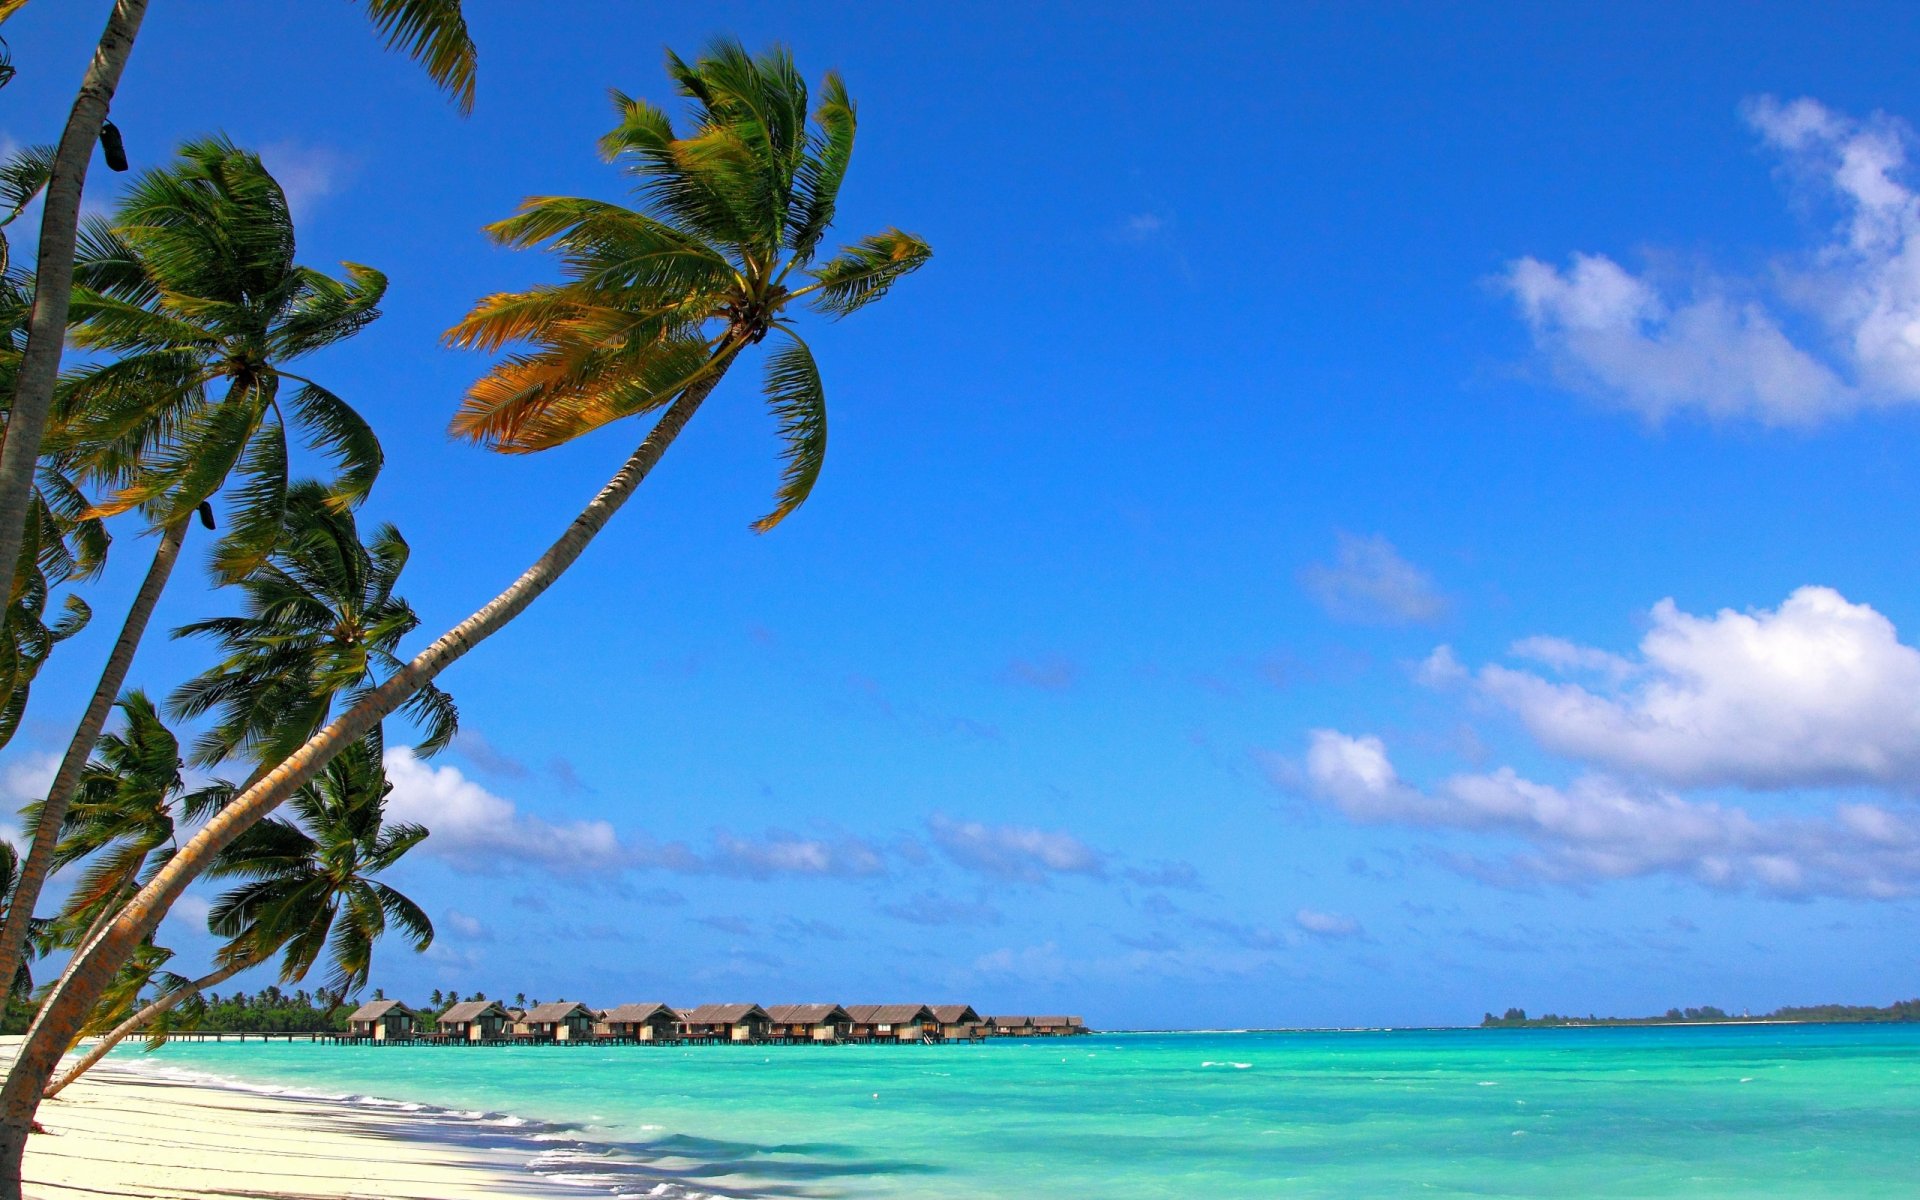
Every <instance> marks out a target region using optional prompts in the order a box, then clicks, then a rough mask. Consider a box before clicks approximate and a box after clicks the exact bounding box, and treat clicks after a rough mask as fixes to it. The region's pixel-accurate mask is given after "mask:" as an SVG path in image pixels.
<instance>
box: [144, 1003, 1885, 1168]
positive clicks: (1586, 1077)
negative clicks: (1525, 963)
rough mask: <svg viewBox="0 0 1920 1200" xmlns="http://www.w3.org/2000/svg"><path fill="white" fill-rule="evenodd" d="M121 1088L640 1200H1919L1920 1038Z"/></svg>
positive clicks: (871, 1057) (871, 1061)
mask: <svg viewBox="0 0 1920 1200" xmlns="http://www.w3.org/2000/svg"><path fill="white" fill-rule="evenodd" d="M113 1061H115V1062H116V1063H126V1064H128V1065H136V1064H138V1065H139V1066H140V1067H141V1068H142V1069H161V1070H167V1071H175V1070H181V1071H187V1072H191V1073H195V1074H200V1073H206V1074H212V1075H217V1076H221V1077H226V1078H237V1079H243V1080H246V1081H248V1082H250V1083H254V1084H267V1085H272V1086H275V1087H284V1088H290V1089H294V1090H298V1091H304V1092H311V1093H316V1094H324V1095H329V1096H359V1097H378V1098H383V1099H389V1100H402V1101H410V1102H415V1103H421V1104H426V1105H432V1106H438V1107H442V1108H446V1109H451V1110H455V1111H457V1112H464V1113H467V1114H469V1115H470V1117H471V1119H473V1120H474V1122H475V1124H476V1125H478V1126H484V1127H485V1128H486V1129H487V1130H488V1131H489V1132H490V1133H499V1132H504V1131H505V1130H507V1129H510V1128H514V1127H515V1126H514V1125H513V1123H512V1122H510V1121H507V1120H505V1119H503V1115H511V1116H513V1117H519V1118H526V1119H530V1120H532V1121H535V1122H542V1123H549V1124H550V1125H552V1126H559V1127H562V1128H546V1127H535V1128H533V1129H531V1130H530V1131H529V1132H530V1134H531V1136H533V1137H535V1138H537V1139H539V1145H538V1146H530V1150H537V1151H538V1152H539V1153H538V1155H537V1161H535V1162H534V1163H533V1165H534V1166H535V1167H536V1168H538V1169H542V1170H544V1171H547V1172H555V1171H564V1172H566V1173H569V1174H580V1175H581V1176H582V1181H583V1182H588V1181H589V1179H590V1180H591V1182H594V1183H596V1184H599V1185H602V1186H605V1187H609V1188H611V1189H612V1190H614V1191H617V1192H621V1193H624V1194H628V1195H644V1194H655V1195H663V1196H666V1195H696V1194H701V1193H707V1194H712V1193H720V1194H740V1193H758V1194H771V1195H795V1196H846V1197H916V1198H921V1197H924V1198H929V1200H931V1198H936V1197H937V1198H939V1200H948V1198H954V1200H957V1198H959V1197H967V1198H969V1200H977V1198H979V1197H996V1198H1001V1200H1025V1198H1029V1197H1031V1198H1038V1197H1061V1196H1073V1197H1084V1198H1100V1200H1145V1198H1148V1197H1152V1198H1155V1200H1160V1198H1170V1197H1181V1198H1183V1200H1198V1198H1205V1200H1252V1198H1255V1197H1263V1198H1264V1197H1274V1196H1289V1197H1292V1196H1299V1197H1356V1196H1402V1195H1407V1194H1410V1193H1419V1194H1422V1195H1427V1196H1442V1197H1444V1196H1459V1197H1465V1196H1472V1197H1498V1196H1513V1197H1522V1196H1524V1197H1549V1196H1551V1197H1565V1196H1596V1197H1597V1196H1635V1197H1665V1196H1674V1197H1679V1196H1686V1197H1699V1196H1716V1197H1725V1196H1755V1197H1758V1196H1766V1197H1812V1196H1818V1197H1855V1198H1858V1197H1880V1196H1885V1197H1893V1196H1900V1197H1911V1196H1913V1195H1914V1194H1915V1184H1914V1179H1915V1174H1914V1172H1915V1166H1914V1164H1915V1163H1916V1162H1920V1027H1916V1026H1819V1025H1801V1026H1781V1025H1746V1026H1718V1027H1698V1026H1696V1027H1682V1028H1653V1027H1649V1028H1626V1029H1582V1030H1411V1031H1392V1032H1356V1033H1244V1034H1133V1035H1113V1036H1098V1037H1086V1038H1075V1039H1069V1040H1059V1041H1002V1042H994V1043H989V1044H985V1045H979V1046H952V1047H932V1046H890V1047H864V1046H847V1047H812V1046H795V1047H737V1046H703V1047H688V1048H671V1047H648V1046H617V1047H588V1046H577V1047H568V1046H554V1047H515V1048H424V1047H399V1046H386V1047H341V1046H326V1045H313V1044H308V1043H292V1044H286V1043H268V1044H262V1043H257V1042H255V1043H224V1044H213V1043H208V1044H180V1045H173V1046H168V1047H166V1048H165V1049H163V1050H161V1051H159V1052H157V1053H155V1054H153V1055H151V1056H144V1055H140V1054H138V1052H132V1053H116V1055H115V1056H114V1060H113ZM482 1114H485V1115H484V1116H483V1115H482ZM434 1124H435V1125H436V1126H437V1127H439V1128H443V1129H444V1128H445V1127H446V1125H447V1123H446V1122H435V1123H434ZM530 1157H532V1155H531V1154H530ZM663 1183H664V1184H666V1186H665V1187H661V1186H660V1185H662V1184H663ZM656 1188H657V1189H658V1190H656Z"/></svg>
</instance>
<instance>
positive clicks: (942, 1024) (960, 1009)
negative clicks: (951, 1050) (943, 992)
mask: <svg viewBox="0 0 1920 1200" xmlns="http://www.w3.org/2000/svg"><path fill="white" fill-rule="evenodd" d="M928 1007H929V1008H930V1009H932V1011H933V1019H934V1022H935V1024H936V1025H937V1026H938V1028H939V1033H940V1040H941V1041H945V1042H971V1041H974V1040H975V1039H977V1038H983V1037H985V1036H987V1023H986V1021H985V1020H983V1019H982V1018H981V1016H980V1014H979V1013H977V1012H975V1011H973V1005H971V1004H933V1005H929V1006H928Z"/></svg>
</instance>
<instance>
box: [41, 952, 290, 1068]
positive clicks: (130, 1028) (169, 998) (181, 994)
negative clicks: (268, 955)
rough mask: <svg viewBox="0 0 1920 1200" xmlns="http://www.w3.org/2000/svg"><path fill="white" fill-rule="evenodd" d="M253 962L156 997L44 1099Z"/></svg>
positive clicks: (76, 1066)
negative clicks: (153, 1023)
mask: <svg viewBox="0 0 1920 1200" xmlns="http://www.w3.org/2000/svg"><path fill="white" fill-rule="evenodd" d="M252 965H253V964H252V963H235V964H233V965H232V966H226V967H221V968H220V969H219V970H218V971H215V972H214V973H213V974H211V975H202V976H201V977H200V978H198V979H196V980H194V981H193V982H192V983H183V984H181V985H180V986H179V987H177V988H175V989H173V990H172V991H171V992H168V993H167V994H166V995H164V996H162V997H160V998H159V999H158V1000H155V1001H154V1002H153V1003H152V1004H149V1005H147V1006H146V1007H145V1008H143V1009H141V1010H140V1011H139V1012H137V1013H135V1014H133V1015H132V1016H130V1017H128V1018H127V1019H126V1020H124V1021H122V1022H120V1023H119V1024H118V1025H115V1026H114V1027H113V1031H112V1032H111V1033H109V1034H107V1035H106V1036H105V1037H103V1038H101V1039H100V1042H99V1044H98V1045H96V1046H94V1047H93V1048H92V1049H90V1050H88V1051H87V1053H86V1057H84V1058H82V1059H81V1060H80V1061H79V1062H77V1063H75V1064H73V1066H71V1067H69V1068H67V1073H66V1074H65V1075H62V1076H61V1077H60V1078H58V1079H56V1080H54V1081H53V1082H52V1083H50V1084H48V1085H47V1091H46V1094H45V1095H44V1096H42V1097H41V1099H43V1100H51V1099H53V1098H54V1097H55V1096H58V1095H59V1094H60V1093H61V1092H62V1091H64V1090H65V1089H66V1086H67V1085H68V1084H70V1083H72V1082H73V1081H74V1080H76V1079H78V1078H80V1077H81V1076H82V1075H85V1074H86V1073H87V1071H88V1070H89V1069H91V1068H92V1066H93V1064H95V1063H97V1062H99V1061H100V1060H101V1059H103V1058H105V1057H106V1056H107V1052H108V1051H110V1050H112V1049H113V1048H114V1047H115V1046H118V1045H119V1044H120V1043H121V1042H123V1041H125V1040H127V1038H128V1037H129V1036H131V1035H132V1034H135V1033H138V1032H140V1030H142V1029H144V1028H146V1027H147V1025H148V1024H149V1023H150V1022H151V1021H152V1020H153V1019H154V1018H155V1017H157V1016H159V1015H160V1014H161V1013H166V1012H172V1011H173V1009H174V1007H175V1006H176V1005H178V1004H179V1003H180V1002H181V1001H182V1000H185V999H186V998H187V997H189V996H192V995H195V994H196V993H199V992H203V991H205V990H206V989H208V988H210V987H214V986H217V985H219V984H222V983H225V982H226V981H227V980H229V979H231V978H233V977H234V976H235V975H238V974H239V973H240V972H242V971H244V970H246V969H247V968H248V967H249V966H252Z"/></svg>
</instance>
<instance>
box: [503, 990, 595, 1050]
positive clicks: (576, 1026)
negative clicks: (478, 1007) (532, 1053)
mask: <svg viewBox="0 0 1920 1200" xmlns="http://www.w3.org/2000/svg"><path fill="white" fill-rule="evenodd" d="M598 1019H599V1018H598V1017H596V1016H595V1015H594V1011H593V1010H592V1009H590V1008H588V1007H587V1006H586V1005H584V1004H581V1003H580V1002H578V1001H575V1000H554V1001H551V1002H549V1003H547V1004H538V1005H535V1006H534V1007H532V1008H530V1009H528V1010H527V1012H526V1015H525V1016H523V1017H521V1018H520V1019H519V1020H518V1021H515V1022H514V1023H513V1036H515V1037H517V1038H525V1039H526V1040H527V1041H530V1042H584V1041H587V1040H589V1039H591V1038H592V1037H593V1023H594V1022H595V1021H596V1020H598Z"/></svg>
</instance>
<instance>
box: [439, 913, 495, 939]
mask: <svg viewBox="0 0 1920 1200" xmlns="http://www.w3.org/2000/svg"><path fill="white" fill-rule="evenodd" d="M441 922H442V923H443V924H444V925H446V927H447V928H448V929H450V930H452V931H453V932H454V933H456V934H458V935H459V936H461V937H463V938H466V939H467V940H468V941H472V942H483V941H487V940H489V939H490V936H491V935H489V934H488V932H487V927H486V925H484V924H483V923H482V922H481V920H480V918H478V917H476V916H473V915H471V914H469V913H463V912H461V911H460V910H459V909H457V908H450V909H448V910H447V915H446V916H444V917H442V918H441Z"/></svg>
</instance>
